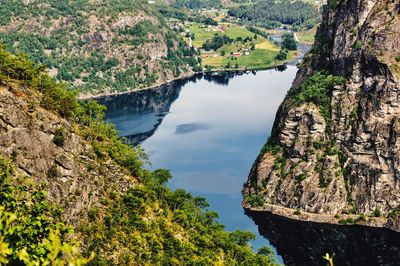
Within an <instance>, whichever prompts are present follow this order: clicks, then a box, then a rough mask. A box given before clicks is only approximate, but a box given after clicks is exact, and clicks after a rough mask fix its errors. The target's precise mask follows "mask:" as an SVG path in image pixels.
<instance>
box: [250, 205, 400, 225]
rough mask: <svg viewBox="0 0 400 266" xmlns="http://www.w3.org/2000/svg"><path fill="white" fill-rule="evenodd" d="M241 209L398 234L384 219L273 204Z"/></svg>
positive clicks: (386, 219) (297, 219) (389, 221)
mask: <svg viewBox="0 0 400 266" xmlns="http://www.w3.org/2000/svg"><path fill="white" fill-rule="evenodd" d="M242 207H243V209H245V211H250V212H255V213H259V214H262V213H265V214H273V215H276V216H280V217H285V218H288V219H291V220H296V221H303V222H314V223H321V224H332V225H363V226H369V227H375V228H387V229H390V230H393V231H395V232H400V231H399V230H398V229H396V228H399V227H398V226H393V225H394V224H393V221H391V220H390V219H388V218H386V217H371V216H366V215H357V214H319V213H310V212H304V211H300V210H297V209H291V208H287V207H283V206H278V205H273V204H264V206H262V207H251V206H250V205H249V204H248V203H243V204H242Z"/></svg>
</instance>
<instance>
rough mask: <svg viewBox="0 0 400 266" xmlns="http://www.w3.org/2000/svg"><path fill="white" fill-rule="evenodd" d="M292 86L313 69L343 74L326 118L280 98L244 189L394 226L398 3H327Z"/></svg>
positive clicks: (399, 100)
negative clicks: (267, 145) (265, 145)
mask: <svg viewBox="0 0 400 266" xmlns="http://www.w3.org/2000/svg"><path fill="white" fill-rule="evenodd" d="M323 16H324V17H323V23H322V25H321V26H320V29H319V30H318V33H317V40H316V43H315V44H314V47H313V49H312V50H311V52H310V53H309V54H308V55H307V57H306V59H305V64H304V65H303V66H302V67H301V69H300V70H299V72H298V74H297V77H296V80H295V81H294V83H293V87H292V90H298V89H299V87H300V86H301V84H302V83H303V81H304V80H305V79H307V78H308V77H309V76H311V75H312V74H313V73H315V72H316V71H320V70H327V71H329V72H330V73H332V74H333V75H335V76H343V77H345V78H346V79H347V83H346V84H345V85H340V86H335V87H334V88H333V90H332V91H331V110H330V111H331V119H330V121H325V119H324V118H323V117H322V116H321V115H320V113H319V107H318V106H315V105H312V104H303V105H301V106H298V107H293V106H291V105H290V104H289V101H290V99H289V98H287V99H285V101H284V103H282V105H281V107H280V108H279V110H278V114H277V117H276V120H275V123H274V128H273V130H272V139H273V140H275V143H277V144H279V146H280V147H281V151H280V152H278V153H275V154H273V153H272V152H267V153H266V154H262V155H260V156H259V158H258V159H257V161H256V162H255V164H254V166H253V168H252V171H251V173H250V176H249V181H248V183H247V185H246V186H245V188H244V192H245V193H248V194H251V195H253V194H257V193H258V194H261V195H262V196H263V198H264V199H265V201H266V202H267V203H270V204H276V205H281V206H285V207H289V208H292V209H299V210H303V211H306V212H310V213H324V214H335V213H342V212H344V213H348V212H350V213H357V214H367V215H369V214H371V213H373V212H374V211H375V210H380V212H381V213H382V215H384V216H387V215H389V213H391V214H392V215H391V221H389V222H388V223H387V224H386V226H387V227H390V228H391V229H394V230H397V231H400V227H399V226H398V225H399V223H398V219H399V217H398V214H395V215H394V211H395V210H397V209H399V208H400V182H399V181H400V180H399V178H400V173H399V170H400V164H399V162H400V140H399V137H398V136H400V131H399V130H400V126H399V121H398V120H399V114H400V97H399V93H400V78H399V73H398V72H397V70H398V67H397V62H395V60H394V58H396V57H398V56H399V55H400V4H399V3H398V2H396V1H390V0H384V1H368V0H347V1H340V3H339V4H338V6H337V7H330V8H329V7H327V8H326V10H325V11H324V15H323Z"/></svg>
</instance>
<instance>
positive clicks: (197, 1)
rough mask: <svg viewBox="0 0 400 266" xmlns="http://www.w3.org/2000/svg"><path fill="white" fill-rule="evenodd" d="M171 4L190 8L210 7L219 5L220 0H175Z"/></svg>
mask: <svg viewBox="0 0 400 266" xmlns="http://www.w3.org/2000/svg"><path fill="white" fill-rule="evenodd" d="M173 5H174V6H176V7H185V8H190V9H198V8H211V7H219V6H221V0H175V1H173Z"/></svg>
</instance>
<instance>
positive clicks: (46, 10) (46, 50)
mask: <svg viewBox="0 0 400 266" xmlns="http://www.w3.org/2000/svg"><path fill="white" fill-rule="evenodd" d="M0 42H2V43H4V44H6V45H7V48H8V50H10V51H12V52H18V51H19V52H23V53H26V54H27V55H28V56H29V57H30V58H31V59H32V60H34V61H35V62H37V63H42V64H44V65H45V66H46V67H47V68H48V71H49V74H50V75H51V76H53V77H55V78H57V79H58V80H59V81H65V82H69V83H70V84H72V85H74V87H75V88H77V89H79V90H80V92H81V93H82V95H96V94H104V93H116V92H123V91H127V90H133V89H138V88H143V87H148V86H151V85H157V84H161V83H165V82H167V81H170V80H172V79H174V78H177V77H182V76H185V75H190V74H191V73H192V70H193V68H194V67H197V65H198V62H197V59H196V52H195V51H194V50H193V49H190V48H189V47H188V46H187V44H186V43H185V42H184V41H183V40H182V39H181V37H180V36H179V35H178V34H177V33H175V32H174V31H172V30H170V29H169V27H168V26H167V23H166V21H165V20H164V18H163V16H162V15H161V14H159V13H158V10H157V7H156V6H154V5H151V4H149V3H148V1H147V0H146V1H145V0H136V1H127V0H117V1H98V0H96V1H91V0H81V1H69V0H62V1H54V0H45V1H37V0H34V1H22V0H12V1H5V2H4V3H2V8H1V10H0Z"/></svg>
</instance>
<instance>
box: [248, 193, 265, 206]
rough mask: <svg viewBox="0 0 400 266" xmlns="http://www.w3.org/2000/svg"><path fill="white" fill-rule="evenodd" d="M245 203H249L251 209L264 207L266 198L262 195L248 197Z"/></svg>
mask: <svg viewBox="0 0 400 266" xmlns="http://www.w3.org/2000/svg"><path fill="white" fill-rule="evenodd" d="M244 201H245V202H248V203H249V204H250V206H251V207H254V208H257V207H262V206H264V203H265V201H264V198H263V197H262V196H261V195H246V196H245V197H244Z"/></svg>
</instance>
